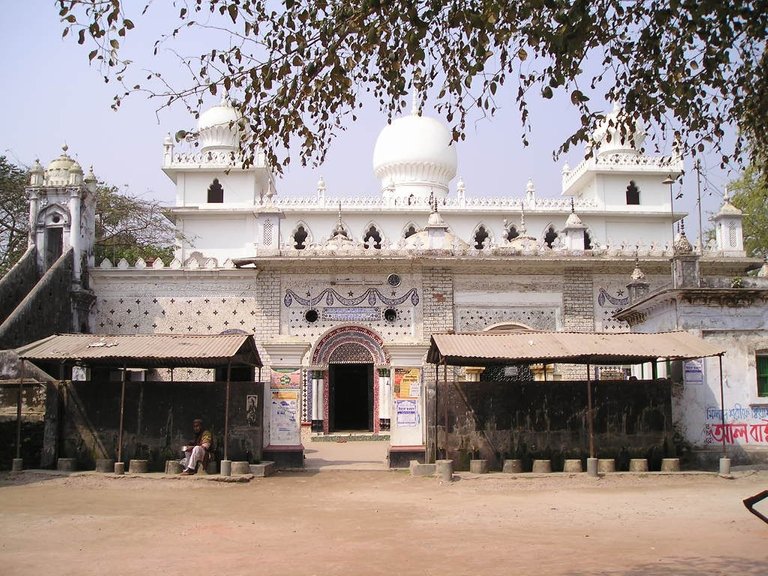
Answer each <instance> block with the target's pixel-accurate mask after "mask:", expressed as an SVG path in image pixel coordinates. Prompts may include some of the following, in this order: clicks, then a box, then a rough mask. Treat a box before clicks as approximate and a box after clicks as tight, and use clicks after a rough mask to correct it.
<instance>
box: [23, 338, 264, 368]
mask: <svg viewBox="0 0 768 576" xmlns="http://www.w3.org/2000/svg"><path fill="white" fill-rule="evenodd" d="M16 353H17V354H18V356H19V358H21V359H24V360H32V361H39V362H64V363H76V362H81V363H83V364H93V365H100V366H120V367H122V366H126V367H128V368H182V367H184V368H213V367H217V366H225V365H227V364H228V363H229V362H231V363H232V364H235V365H247V366H258V367H260V366H261V365H262V363H261V358H259V352H258V350H257V349H256V342H255V341H254V339H253V336H252V335H250V334H118V335H105V334H54V335H53V336H49V337H47V338H43V339H42V340H38V341H37V342H32V343H31V344H27V345H26V346H22V347H21V348H17V349H16Z"/></svg>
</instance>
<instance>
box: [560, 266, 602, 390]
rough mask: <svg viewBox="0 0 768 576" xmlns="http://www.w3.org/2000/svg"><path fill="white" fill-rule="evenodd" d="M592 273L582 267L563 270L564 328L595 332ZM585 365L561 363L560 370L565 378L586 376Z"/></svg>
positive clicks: (573, 378) (565, 329) (568, 330)
mask: <svg viewBox="0 0 768 576" xmlns="http://www.w3.org/2000/svg"><path fill="white" fill-rule="evenodd" d="M593 293H594V284H593V278H592V273H591V272H589V271H588V270H583V269H580V268H566V269H565V270H563V330H564V331H566V332H594V331H595V307H594V306H595V305H594V294H593ZM585 370H586V367H585V366H579V365H575V364H561V365H560V366H559V370H558V371H559V372H560V374H562V377H563V379H565V380H578V379H581V378H584V375H585Z"/></svg>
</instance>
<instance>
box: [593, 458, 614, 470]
mask: <svg viewBox="0 0 768 576" xmlns="http://www.w3.org/2000/svg"><path fill="white" fill-rule="evenodd" d="M597 471H598V472H599V473H600V474H611V473H612V472H616V460H614V459H613V458H600V459H598V461H597Z"/></svg>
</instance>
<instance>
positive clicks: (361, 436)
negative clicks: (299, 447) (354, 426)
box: [311, 432, 389, 442]
mask: <svg viewBox="0 0 768 576" xmlns="http://www.w3.org/2000/svg"><path fill="white" fill-rule="evenodd" d="M311 441H312V442H372V441H373V442H376V441H380V442H389V433H386V432H385V433H379V434H374V433H373V432H330V433H328V434H323V433H314V434H312V436H311Z"/></svg>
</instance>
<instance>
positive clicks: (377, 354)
mask: <svg viewBox="0 0 768 576" xmlns="http://www.w3.org/2000/svg"><path fill="white" fill-rule="evenodd" d="M337 350H338V351H337ZM366 353H367V354H368V355H369V356H370V359H368V358H367V357H366ZM310 358H311V365H312V369H314V370H324V369H326V368H327V367H328V364H329V363H330V362H341V363H349V364H353V363H367V362H372V363H373V364H375V365H378V366H384V365H388V364H389V363H390V360H389V355H388V353H387V352H386V351H385V350H384V341H383V340H382V339H381V336H379V335H378V334H377V333H376V332H374V331H373V330H371V329H369V328H365V327H363V326H340V327H337V328H333V329H332V330H330V331H328V332H326V333H325V334H324V335H323V336H321V337H320V339H319V340H318V341H317V343H316V344H315V346H314V348H313V349H312V352H311V353H310Z"/></svg>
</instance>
